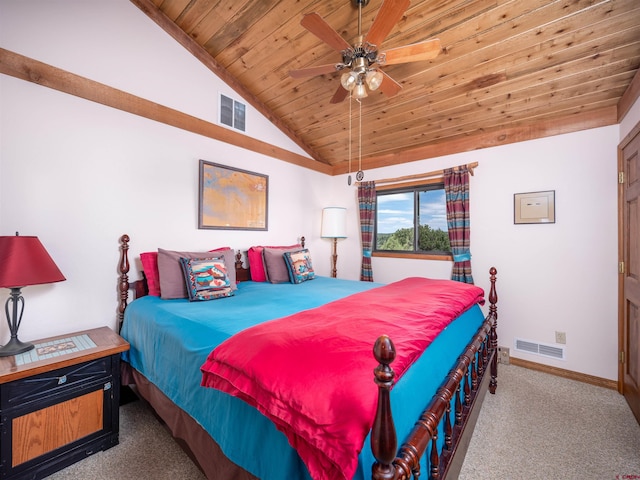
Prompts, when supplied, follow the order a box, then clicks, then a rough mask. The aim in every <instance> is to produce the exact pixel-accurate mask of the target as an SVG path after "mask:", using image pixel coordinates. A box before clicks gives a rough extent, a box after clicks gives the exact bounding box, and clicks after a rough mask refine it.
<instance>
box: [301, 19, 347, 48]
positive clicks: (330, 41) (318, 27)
mask: <svg viewBox="0 0 640 480" xmlns="http://www.w3.org/2000/svg"><path fill="white" fill-rule="evenodd" d="M300 25H302V26H303V27H304V28H306V29H307V30H309V31H310V32H311V33H313V34H314V35H315V36H316V37H318V38H319V39H320V40H322V41H323V42H325V43H326V44H327V45H329V46H330V47H331V48H333V49H334V50H336V51H338V52H342V50H344V49H345V48H349V47H351V45H349V42H347V41H346V40H345V39H344V38H342V37H341V36H340V34H339V33H338V32H336V31H335V30H334V29H333V27H331V25H329V24H328V23H327V22H325V21H324V19H323V18H322V17H321V16H320V15H318V14H317V13H316V12H313V13H307V14H306V15H305V16H304V17H302V20H301V21H300Z"/></svg>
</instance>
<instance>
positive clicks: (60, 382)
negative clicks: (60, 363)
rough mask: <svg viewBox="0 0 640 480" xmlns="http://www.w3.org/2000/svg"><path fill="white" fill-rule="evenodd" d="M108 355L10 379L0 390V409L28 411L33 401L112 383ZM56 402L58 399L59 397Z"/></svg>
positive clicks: (4, 410) (38, 401)
mask: <svg viewBox="0 0 640 480" xmlns="http://www.w3.org/2000/svg"><path fill="white" fill-rule="evenodd" d="M111 370H112V368H111V357H104V358H99V359H97V360H93V361H89V362H86V363H81V364H78V365H72V366H70V367H66V368H61V369H59V370H55V371H52V372H46V373H42V374H40V375H35V376H33V377H28V378H23V379H21V380H16V381H13V382H9V383H7V384H6V385H3V386H2V389H1V390H0V411H2V412H3V414H4V413H6V412H7V410H9V409H14V408H15V409H18V410H26V411H29V410H31V408H32V407H31V404H32V403H33V402H37V403H39V406H40V407H42V401H43V400H44V401H45V402H46V398H49V397H56V396H60V395H65V394H68V395H74V394H75V393H76V392H75V390H76V389H86V388H87V387H88V388H90V389H95V388H93V387H94V384H99V383H107V382H111V381H112V379H111ZM58 401H59V399H58Z"/></svg>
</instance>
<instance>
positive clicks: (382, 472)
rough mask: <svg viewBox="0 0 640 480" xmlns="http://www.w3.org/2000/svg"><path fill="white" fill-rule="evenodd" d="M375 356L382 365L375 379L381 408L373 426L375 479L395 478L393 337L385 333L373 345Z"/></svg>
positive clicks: (377, 412) (394, 352)
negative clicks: (392, 411)
mask: <svg viewBox="0 0 640 480" xmlns="http://www.w3.org/2000/svg"><path fill="white" fill-rule="evenodd" d="M373 356H374V357H375V358H376V361H377V362H378V363H379V365H378V366H377V367H376V368H375V370H374V376H375V382H376V384H377V385H378V408H377V410H376V418H375V420H374V423H373V428H372V429H371V451H372V452H373V456H374V457H375V458H376V460H377V462H376V463H375V464H374V465H373V469H372V478H373V479H374V480H388V479H393V478H395V466H394V465H393V460H394V459H395V458H396V452H397V449H398V440H397V438H396V427H395V425H394V423H393V416H392V415H391V399H390V397H389V394H390V392H391V387H392V386H393V379H394V377H395V373H394V372H393V369H392V368H391V367H390V366H389V365H390V364H391V362H393V361H394V360H395V358H396V349H395V347H394V345H393V342H392V341H391V339H390V338H389V337H387V336H386V335H383V336H381V337H379V338H378V339H377V340H376V343H375V345H374V346H373Z"/></svg>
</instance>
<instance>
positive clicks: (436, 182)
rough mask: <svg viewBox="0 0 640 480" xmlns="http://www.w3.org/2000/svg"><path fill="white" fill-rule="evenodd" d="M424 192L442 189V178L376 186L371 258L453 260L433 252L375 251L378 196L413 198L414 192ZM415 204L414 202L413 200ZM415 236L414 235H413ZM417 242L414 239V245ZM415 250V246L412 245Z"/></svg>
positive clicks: (415, 217) (448, 254)
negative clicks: (381, 194) (407, 195)
mask: <svg viewBox="0 0 640 480" xmlns="http://www.w3.org/2000/svg"><path fill="white" fill-rule="evenodd" d="M425 187H431V188H426V190H431V189H432V190H439V189H440V188H442V189H444V177H434V178H430V179H423V180H417V181H413V182H405V183H395V184H389V185H381V186H378V185H376V215H375V220H374V225H373V248H372V251H371V256H372V257H381V258H411V259H421V260H448V261H452V260H453V254H451V253H434V252H419V251H416V250H413V251H405V250H378V249H377V243H378V242H377V240H378V194H379V193H382V192H384V194H385V195H388V194H390V193H406V192H411V193H413V194H414V198H415V195H416V192H419V191H424V190H425ZM414 202H415V200H414ZM417 207H418V206H416V205H415V203H414V212H413V215H414V218H413V226H414V232H415V229H416V219H417V215H418V213H417V212H416V210H418V208H417ZM414 235H415V233H414ZM415 241H417V239H416V238H414V243H415ZM414 248H415V245H414Z"/></svg>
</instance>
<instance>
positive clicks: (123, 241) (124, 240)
mask: <svg viewBox="0 0 640 480" xmlns="http://www.w3.org/2000/svg"><path fill="white" fill-rule="evenodd" d="M128 251H129V235H127V234H126V233H125V234H124V235H122V236H121V237H120V261H119V262H118V273H119V274H120V276H119V282H118V292H119V296H118V332H120V329H121V328H122V322H123V320H124V311H125V310H126V308H127V300H128V299H129V276H128V275H127V274H128V273H129V256H128Z"/></svg>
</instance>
